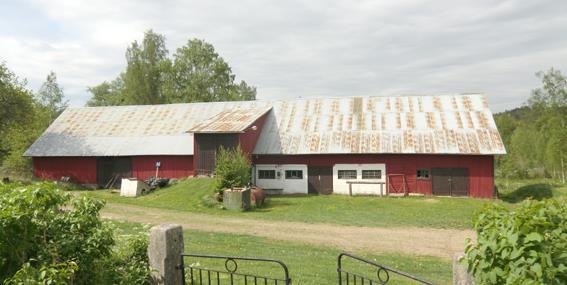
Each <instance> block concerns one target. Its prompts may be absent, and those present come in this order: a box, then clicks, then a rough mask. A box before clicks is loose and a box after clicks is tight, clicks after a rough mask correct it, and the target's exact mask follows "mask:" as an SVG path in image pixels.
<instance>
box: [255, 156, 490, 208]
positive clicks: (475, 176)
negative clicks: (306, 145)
mask: <svg viewBox="0 0 567 285" xmlns="http://www.w3.org/2000/svg"><path fill="white" fill-rule="evenodd" d="M253 162H254V163H255V164H307V165H311V166H333V165H334V164H336V163H351V164H354V163H361V164H362V163H384V164H386V173H387V174H404V175H405V177H406V181H407V187H408V188H409V191H410V192H413V193H423V194H431V180H418V179H417V177H416V174H417V169H418V168H426V169H431V168H433V167H455V168H456V167H462V168H468V169H469V194H470V196H471V197H478V198H492V197H493V193H494V192H493V189H494V180H493V179H494V177H493V169H494V165H493V157H492V156H490V155H424V154H407V155H406V154H398V155H380V154H336V155H333V154H324V155H254V156H253ZM398 180H399V179H398ZM400 182H401V181H397V180H394V181H393V183H392V184H395V183H400ZM393 186H394V187H395V188H396V189H398V187H400V185H393Z"/></svg>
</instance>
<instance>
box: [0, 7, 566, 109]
mask: <svg viewBox="0 0 567 285" xmlns="http://www.w3.org/2000/svg"><path fill="white" fill-rule="evenodd" d="M147 29H154V30H155V31H156V32H158V33H161V34H164V35H165V36H166V39H167V46H168V49H169V51H170V53H173V52H174V51H175V49H176V48H178V47H180V46H181V45H183V44H185V43H186V41H187V40H188V39H189V38H200V39H204V40H206V41H208V42H210V43H212V44H213V45H214V46H215V48H216V50H217V52H218V53H219V54H220V55H221V56H222V57H224V58H225V60H227V62H228V63H229V64H230V65H231V66H232V68H233V71H234V73H235V74H236V75H237V79H239V80H240V79H243V80H245V81H246V82H248V83H249V84H252V85H254V86H257V87H258V98H259V99H274V98H294V97H312V96H319V97H320V96H367V95H402V94H403V95H406V94H447V93H467V92H483V93H485V94H487V96H488V100H489V103H490V105H491V108H492V110H493V111H495V112H498V111H503V110H505V109H509V108H513V107H516V106H519V105H521V104H522V103H523V102H524V101H525V100H526V99H527V97H528V96H529V94H530V91H531V90H532V89H533V88H535V87H538V86H539V84H540V83H539V79H538V78H536V77H535V72H537V71H539V70H547V69H549V68H550V67H555V68H558V69H561V70H562V71H563V72H564V73H567V1H563V0H556V1H550V0H537V1H479V0H476V1H466V2H465V1H454V0H453V1H439V0H435V1H400V0H396V1H393V0H392V1H353V0H348V1H313V0H310V1H282V0H279V1H265V0H264V1H261V0H258V1H253V0H252V1H247V0H238V1H234V0H227V1H203V0H201V1H188V0H161V1H151V0H148V1H120V0H96V1H64V0H45V1H25V0H24V1H6V0H0V61H5V62H6V64H7V65H8V67H9V68H10V69H11V70H12V71H13V72H15V73H16V74H17V75H18V76H20V77H22V78H26V79H27V80H28V82H29V87H30V88H32V89H34V90H37V89H38V88H39V86H40V85H41V83H42V82H43V81H44V80H45V77H46V76H47V73H48V72H49V71H50V70H53V71H55V72H56V73H57V76H58V79H59V83H60V84H61V85H62V86H63V87H64V91H65V95H66V96H67V98H68V99H69V100H70V102H71V105H72V106H81V105H84V103H85V102H86V101H87V100H88V98H89V94H88V93H87V92H86V88H87V86H93V85H97V84H99V83H101V82H102V81H104V80H112V79H114V78H115V77H116V76H117V75H118V74H119V73H120V72H121V71H122V70H123V69H124V67H125V58H124V53H125V50H126V47H127V46H128V45H129V44H130V43H131V42H132V41H134V40H140V39H141V38H142V37H143V32H144V31H145V30H147Z"/></svg>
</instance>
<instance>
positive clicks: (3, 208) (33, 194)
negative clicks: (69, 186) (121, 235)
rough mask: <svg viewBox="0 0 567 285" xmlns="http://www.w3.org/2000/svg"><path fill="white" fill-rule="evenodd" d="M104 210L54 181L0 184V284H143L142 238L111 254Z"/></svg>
mask: <svg viewBox="0 0 567 285" xmlns="http://www.w3.org/2000/svg"><path fill="white" fill-rule="evenodd" d="M103 206H104V202H102V201H100V200H95V199H91V198H86V197H77V198H73V196H72V195H70V194H69V193H65V192H64V191H61V190H60V189H57V187H56V185H55V184H53V183H37V184H32V185H28V186H23V185H21V184H17V183H13V184H5V185H4V184H0V283H3V282H5V283H8V284H66V283H67V284H106V283H108V282H104V280H108V279H109V278H110V279H111V280H112V282H110V283H112V284H144V282H142V281H143V280H147V279H148V278H149V269H148V262H147V256H146V250H147V238H146V239H145V240H144V239H143V237H136V238H133V239H132V240H131V241H128V242H127V243H126V247H125V249H123V250H118V251H113V246H114V245H115V240H114V235H113V229H112V228H111V226H110V225H109V224H108V223H105V222H103V221H102V220H101V219H100V216H99V212H100V210H101V209H102V207H103ZM115 276H118V277H116V278H114V277H115Z"/></svg>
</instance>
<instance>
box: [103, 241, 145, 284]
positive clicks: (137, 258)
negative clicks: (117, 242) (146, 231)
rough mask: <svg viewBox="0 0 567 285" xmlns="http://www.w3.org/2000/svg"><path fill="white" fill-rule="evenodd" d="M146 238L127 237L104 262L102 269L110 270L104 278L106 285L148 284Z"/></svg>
mask: <svg viewBox="0 0 567 285" xmlns="http://www.w3.org/2000/svg"><path fill="white" fill-rule="evenodd" d="M147 251H148V236H147V235H143V234H136V235H131V236H128V237H127V238H126V240H125V242H124V243H122V244H121V246H119V247H118V248H116V250H115V251H114V253H113V254H112V256H110V257H109V258H108V259H107V260H105V261H104V262H103V263H102V264H101V266H99V267H102V268H111V269H112V270H110V271H108V272H106V276H105V277H104V278H101V279H104V280H105V282H103V283H107V284H124V285H127V284H150V281H151V279H150V277H151V276H150V273H151V270H150V266H149V261H148V253H147Z"/></svg>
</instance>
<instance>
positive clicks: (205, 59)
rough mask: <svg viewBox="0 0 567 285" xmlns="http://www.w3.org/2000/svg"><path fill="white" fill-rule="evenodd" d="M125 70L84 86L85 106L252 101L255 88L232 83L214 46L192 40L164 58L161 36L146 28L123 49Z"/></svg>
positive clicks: (231, 75)
mask: <svg viewBox="0 0 567 285" xmlns="http://www.w3.org/2000/svg"><path fill="white" fill-rule="evenodd" d="M126 62H127V66H126V71H124V72H123V73H122V74H121V75H120V76H119V77H118V78H116V79H115V80H113V81H112V82H106V81H105V82H103V83H101V84H99V85H97V86H93V87H89V88H88V89H87V90H88V91H89V92H90V93H91V95H92V97H91V99H90V100H89V101H88V103H87V105H88V106H108V105H129V104H160V103H187V102H211V101H235V100H254V99H256V88H255V87H252V86H250V85H248V84H247V83H246V82H245V81H240V82H236V81H235V77H236V76H235V75H234V74H233V73H232V69H231V68H230V66H229V65H228V63H227V62H226V61H225V60H224V59H223V58H222V57H220V55H219V54H218V53H216V52H215V49H214V47H213V46H212V45H211V44H209V43H207V42H205V41H203V40H198V39H192V40H189V41H188V42H187V44H186V45H185V46H183V47H181V48H179V49H177V51H176V53H175V54H174V56H173V60H170V59H169V58H168V51H167V49H166V47H165V37H164V36H163V35H160V34H157V33H155V32H153V31H152V30H149V31H147V32H146V33H145V35H144V39H143V41H142V43H141V44H140V43H138V42H137V41H135V42H133V43H132V44H131V45H130V46H129V47H128V49H127V51H126Z"/></svg>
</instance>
